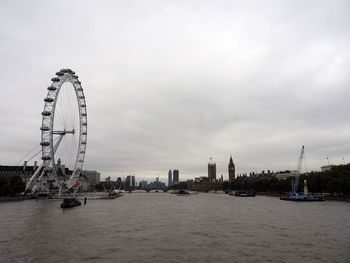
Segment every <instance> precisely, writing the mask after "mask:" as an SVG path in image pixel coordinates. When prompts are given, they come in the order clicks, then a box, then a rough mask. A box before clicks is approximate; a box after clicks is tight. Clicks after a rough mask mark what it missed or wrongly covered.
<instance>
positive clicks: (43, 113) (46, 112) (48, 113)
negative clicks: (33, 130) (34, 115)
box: [41, 111, 51, 116]
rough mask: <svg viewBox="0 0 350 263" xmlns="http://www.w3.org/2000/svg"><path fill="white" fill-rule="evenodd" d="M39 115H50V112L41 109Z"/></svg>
mask: <svg viewBox="0 0 350 263" xmlns="http://www.w3.org/2000/svg"><path fill="white" fill-rule="evenodd" d="M41 115H43V116H50V115H51V112H50V111H43V112H42V113H41Z"/></svg>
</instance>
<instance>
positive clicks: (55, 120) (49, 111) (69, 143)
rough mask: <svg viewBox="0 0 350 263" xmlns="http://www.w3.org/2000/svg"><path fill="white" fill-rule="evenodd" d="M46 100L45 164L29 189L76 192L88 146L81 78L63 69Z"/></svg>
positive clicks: (44, 122) (51, 86) (43, 121)
mask: <svg viewBox="0 0 350 263" xmlns="http://www.w3.org/2000/svg"><path fill="white" fill-rule="evenodd" d="M51 81H52V83H51V85H50V86H49V87H48V88H47V89H48V92H47V96H46V97H45V99H44V110H43V112H42V113H41V115H42V125H41V127H40V130H41V142H40V145H41V148H42V150H41V152H42V156H41V159H42V164H41V166H40V167H39V169H37V170H36V172H35V173H34V174H33V176H32V177H31V178H30V180H29V181H28V184H27V189H32V191H33V190H34V189H36V188H37V187H41V186H42V184H43V178H44V177H46V180H45V183H44V184H45V185H46V188H48V186H49V185H50V187H56V188H59V191H60V192H61V190H62V189H71V188H73V187H74V186H75V185H76V183H77V181H78V179H79V176H80V172H81V170H82V167H83V164H84V159H85V152H86V143H87V111H86V102H85V96H84V92H83V88H82V86H81V82H80V81H79V80H78V76H77V75H75V72H74V71H72V70H71V69H61V70H60V71H59V72H56V76H55V77H53V78H52V79H51Z"/></svg>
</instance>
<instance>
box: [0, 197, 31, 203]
mask: <svg viewBox="0 0 350 263" xmlns="http://www.w3.org/2000/svg"><path fill="white" fill-rule="evenodd" d="M28 199H31V197H29V196H7V197H0V202H13V201H23V200H28Z"/></svg>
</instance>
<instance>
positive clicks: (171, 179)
mask: <svg viewBox="0 0 350 263" xmlns="http://www.w3.org/2000/svg"><path fill="white" fill-rule="evenodd" d="M172 183H173V173H172V172H171V170H169V172H168V186H171V185H172Z"/></svg>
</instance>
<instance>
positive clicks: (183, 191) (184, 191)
mask: <svg viewBox="0 0 350 263" xmlns="http://www.w3.org/2000/svg"><path fill="white" fill-rule="evenodd" d="M176 195H186V196H187V195H190V192H188V190H179V191H177V193H176Z"/></svg>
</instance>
